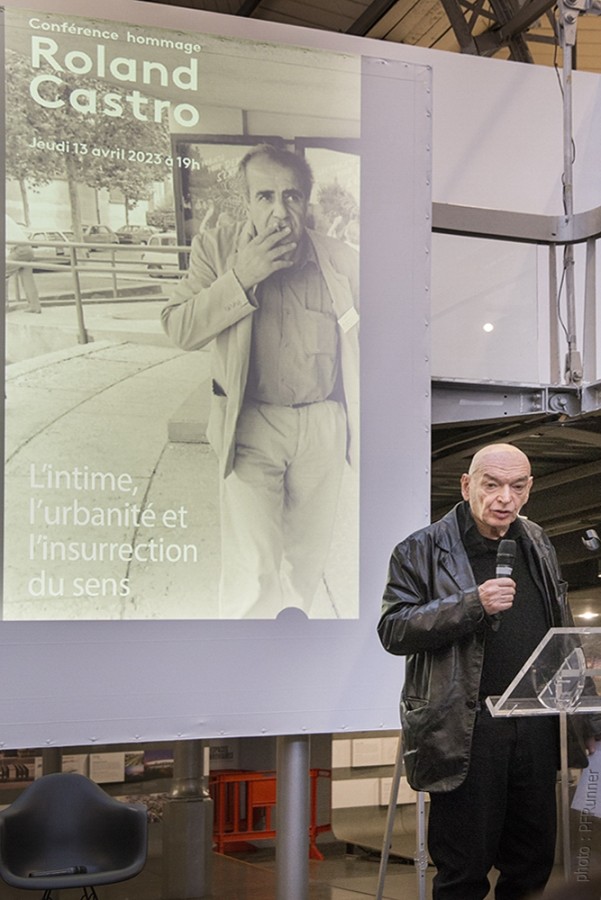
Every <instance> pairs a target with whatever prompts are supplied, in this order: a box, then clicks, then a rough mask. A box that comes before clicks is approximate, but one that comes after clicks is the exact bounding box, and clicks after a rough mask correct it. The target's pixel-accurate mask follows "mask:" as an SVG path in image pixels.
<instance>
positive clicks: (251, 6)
mask: <svg viewBox="0 0 601 900" xmlns="http://www.w3.org/2000/svg"><path fill="white" fill-rule="evenodd" d="M260 5H261V0H244V2H243V3H241V4H240V8H239V10H238V12H237V13H236V15H237V16H244V17H246V18H247V19H248V18H250V17H251V16H252V14H253V13H254V11H255V10H256V9H257V7H258V6H260Z"/></svg>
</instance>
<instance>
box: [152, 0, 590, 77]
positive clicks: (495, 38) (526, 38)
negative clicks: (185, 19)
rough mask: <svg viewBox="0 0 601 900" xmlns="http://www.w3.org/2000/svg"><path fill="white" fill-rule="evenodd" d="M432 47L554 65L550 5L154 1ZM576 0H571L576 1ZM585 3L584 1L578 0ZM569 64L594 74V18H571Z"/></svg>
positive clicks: (513, 0)
mask: <svg viewBox="0 0 601 900" xmlns="http://www.w3.org/2000/svg"><path fill="white" fill-rule="evenodd" d="M154 2H159V3H162V4H163V5H168V6H179V7H186V8H189V9H201V10H206V11H208V12H218V13H225V14H227V15H231V16H241V17H246V18H252V19H257V20H263V21H269V22H279V23H280V24H285V25H297V26H302V27H304V28H317V29H321V30H324V31H335V32H338V33H341V34H353V35H359V36H361V37H369V38H375V39H377V40H382V41H392V42H393V43H397V44H413V45H415V46H418V47H428V48H431V49H434V50H448V51H451V52H461V53H473V54H477V55H479V56H496V57H499V58H505V59H512V60H517V61H519V62H526V63H536V64H541V65H553V64H555V63H556V62H557V54H558V51H557V46H558V15H557V4H556V3H555V2H549V0H154ZM576 2H577V3H579V0H576ZM580 2H583V3H584V4H585V5H590V4H587V3H586V0H580ZM575 68H578V69H582V70H583V71H589V72H601V19H600V18H599V17H597V16H594V15H592V16H582V17H581V18H580V20H579V23H578V38H577V45H576V53H575Z"/></svg>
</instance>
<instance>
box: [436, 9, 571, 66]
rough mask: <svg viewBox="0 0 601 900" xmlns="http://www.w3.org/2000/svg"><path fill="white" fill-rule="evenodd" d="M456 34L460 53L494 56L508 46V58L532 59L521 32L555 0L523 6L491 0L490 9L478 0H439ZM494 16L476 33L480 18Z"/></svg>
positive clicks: (529, 60)
mask: <svg viewBox="0 0 601 900" xmlns="http://www.w3.org/2000/svg"><path fill="white" fill-rule="evenodd" d="M441 4H442V6H443V7H444V9H445V12H446V14H447V16H448V19H449V22H450V24H451V27H452V29H453V31H454V33H455V37H456V38H457V41H458V43H459V46H460V47H461V51H462V52H463V53H471V54H475V55H480V56H493V55H494V54H495V53H497V52H498V51H499V50H500V49H501V48H502V47H508V48H509V50H510V53H511V58H512V59H515V60H519V61H521V62H532V56H531V54H530V51H529V49H528V45H527V43H526V40H525V38H524V32H525V31H527V29H528V28H529V27H530V26H531V25H532V24H533V23H534V22H536V20H537V19H539V18H540V17H541V16H542V15H544V14H545V13H546V12H547V11H548V10H549V9H550V8H551V7H552V6H554V5H555V2H554V0H530V2H528V3H525V4H524V5H523V6H521V7H518V6H516V4H515V2H514V0H490V9H485V8H484V6H483V3H482V2H481V0H480V2H477V3H474V2H469V0H441ZM482 18H485V19H486V20H487V21H490V20H491V18H492V19H493V23H494V24H492V25H490V26H489V27H488V28H487V29H486V30H485V31H483V32H482V33H481V34H479V35H475V34H474V32H475V28H476V25H477V23H478V21H479V20H481V19H482Z"/></svg>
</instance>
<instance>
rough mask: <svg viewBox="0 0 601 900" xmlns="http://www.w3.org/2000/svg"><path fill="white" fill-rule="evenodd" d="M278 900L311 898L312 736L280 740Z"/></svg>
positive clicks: (278, 745) (277, 829) (278, 758)
mask: <svg viewBox="0 0 601 900" xmlns="http://www.w3.org/2000/svg"><path fill="white" fill-rule="evenodd" d="M276 767H277V773H276V774H277V796H276V875H277V892H276V898H277V900H307V898H308V896H309V737H308V736H307V735H302V736H295V737H291V736H285V737H278V739H277V762H276Z"/></svg>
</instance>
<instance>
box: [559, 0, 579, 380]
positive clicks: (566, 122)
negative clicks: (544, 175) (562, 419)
mask: <svg viewBox="0 0 601 900" xmlns="http://www.w3.org/2000/svg"><path fill="white" fill-rule="evenodd" d="M560 11H561V16H562V51H563V68H562V83H563V204H564V212H565V220H566V225H567V226H569V225H570V223H571V222H572V220H573V217H574V185H573V161H574V160H573V156H574V141H573V136H572V135H573V126H572V68H573V65H572V50H573V44H574V42H575V40H576V24H575V23H576V17H577V16H578V13H577V12H576V13H575V14H574V12H573V11H571V12H567V11H566V9H565V7H564V4H563V3H560ZM566 231H567V233H568V236H569V228H567V229H566ZM563 268H564V280H565V286H566V327H567V331H568V334H567V342H568V352H567V354H566V364H565V376H566V380H567V381H568V382H571V383H574V384H579V383H580V382H581V381H582V359H581V356H580V352H579V351H578V344H577V339H576V292H575V288H574V245H573V244H566V246H565V248H564V258H563Z"/></svg>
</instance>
